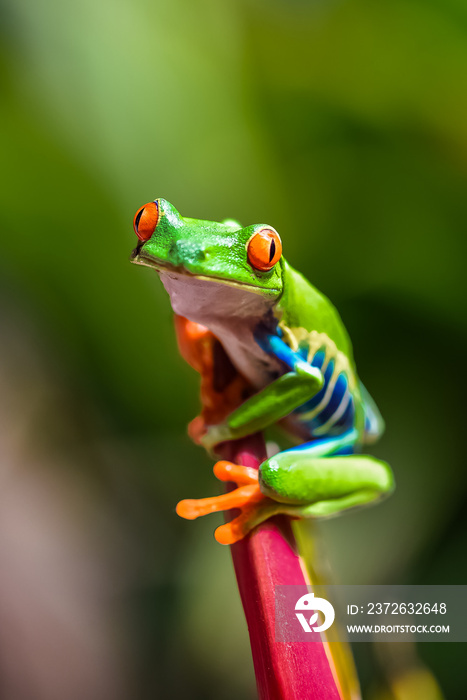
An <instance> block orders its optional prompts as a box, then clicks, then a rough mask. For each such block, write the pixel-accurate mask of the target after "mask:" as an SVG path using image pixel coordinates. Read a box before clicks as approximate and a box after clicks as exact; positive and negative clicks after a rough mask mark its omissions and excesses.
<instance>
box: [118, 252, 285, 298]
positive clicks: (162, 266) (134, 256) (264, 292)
mask: <svg viewBox="0 0 467 700" xmlns="http://www.w3.org/2000/svg"><path fill="white" fill-rule="evenodd" d="M130 262H132V263H134V264H135V265H142V266H143V267H150V268H152V269H153V270H155V271H156V272H158V273H159V275H160V274H164V273H166V274H171V273H172V274H175V275H181V276H183V277H186V278H187V279H190V278H191V279H193V280H200V281H204V282H215V283H217V284H223V285H226V286H227V287H233V288H235V289H243V290H244V291H245V292H250V293H252V294H257V295H260V296H262V297H268V298H269V299H270V300H271V301H272V302H274V303H275V302H277V301H279V298H280V296H281V295H282V290H280V289H270V288H265V287H260V286H256V285H254V284H248V283H246V282H236V281H234V280H229V279H226V278H225V277H214V276H212V277H209V276H207V275H196V274H193V273H192V272H189V271H188V270H186V269H185V268H184V267H175V266H174V265H170V264H168V263H166V262H162V261H160V260H156V259H154V258H151V257H149V255H145V254H144V252H142V251H141V250H140V246H138V247H137V248H135V249H134V250H133V252H132V253H131V256H130Z"/></svg>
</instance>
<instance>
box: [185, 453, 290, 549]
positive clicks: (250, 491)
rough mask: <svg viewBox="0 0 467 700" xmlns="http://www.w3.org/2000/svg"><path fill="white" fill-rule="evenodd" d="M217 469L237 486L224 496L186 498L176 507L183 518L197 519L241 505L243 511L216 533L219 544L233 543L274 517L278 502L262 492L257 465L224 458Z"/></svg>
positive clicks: (217, 464)
mask: <svg viewBox="0 0 467 700" xmlns="http://www.w3.org/2000/svg"><path fill="white" fill-rule="evenodd" d="M213 471H214V474H215V476H216V477H217V478H218V479H219V480H220V481H232V482H234V483H235V484H237V488H236V489H235V490H233V491H230V492H228V493H224V494H222V495H220V496H212V497H210V498H199V499H185V500H183V501H180V502H179V503H178V504H177V507H176V511H177V514H178V515H179V516H180V517H182V518H185V519H187V520H195V518H199V517H200V516H202V515H208V514H209V513H216V512H219V511H226V510H231V509H233V508H240V510H241V513H240V515H239V516H237V517H236V518H234V519H233V520H232V521H231V522H229V523H225V524H224V525H221V526H220V527H218V528H217V530H216V532H215V535H214V536H215V538H216V540H217V542H219V544H233V543H234V542H238V540H241V539H243V537H245V535H247V534H248V532H250V530H252V529H253V528H254V527H255V526H256V525H258V524H259V523H260V522H263V521H264V520H266V519H267V518H268V517H270V515H271V514H272V511H274V510H275V508H276V506H277V504H275V503H274V502H273V501H271V499H269V498H267V497H266V496H264V495H263V494H262V493H261V490H260V487H259V483H258V472H257V471H256V469H253V468H251V467H243V466H241V465H240V464H234V463H233V462H228V461H226V460H221V461H220V462H216V464H215V465H214V469H213Z"/></svg>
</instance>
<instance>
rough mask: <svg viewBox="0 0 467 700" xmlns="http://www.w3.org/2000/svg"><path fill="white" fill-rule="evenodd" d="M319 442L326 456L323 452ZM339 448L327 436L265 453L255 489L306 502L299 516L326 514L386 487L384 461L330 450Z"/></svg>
mask: <svg viewBox="0 0 467 700" xmlns="http://www.w3.org/2000/svg"><path fill="white" fill-rule="evenodd" d="M337 440H338V441H339V440H340V439H339V438H338V439H337ZM323 443H327V447H328V448H329V451H328V452H327V454H328V455H329V456H325V455H324V454H323V450H324V448H325V445H324V444H323ZM341 449H342V445H341V444H336V443H334V441H333V440H327V441H324V440H323V441H321V440H320V441H319V444H318V441H316V443H311V444H310V445H304V446H302V447H299V448H294V449H291V450H286V451H284V452H281V453H279V454H277V455H275V456H274V457H271V458H270V459H268V460H266V461H265V462H263V464H262V465H261V468H260V473H259V481H260V485H261V491H262V492H263V493H264V494H265V495H266V496H269V497H270V498H273V499H274V500H275V501H279V502H280V503H284V504H290V505H296V506H306V507H305V508H300V511H301V512H300V515H302V516H305V517H306V516H309V517H313V516H314V517H320V516H325V515H332V514H333V513H337V512H340V511H341V510H345V509H347V508H351V507H353V506H356V505H360V504H363V503H367V502H369V501H372V500H375V499H376V498H379V497H380V496H381V495H382V494H384V493H389V492H390V491H392V489H393V486H394V483H393V476H392V472H391V469H390V468H389V466H388V465H387V464H386V463H385V462H382V461H380V460H377V459H375V458H374V457H370V456H368V455H346V456H343V455H339V454H336V451H339V450H341ZM333 453H334V455H333Z"/></svg>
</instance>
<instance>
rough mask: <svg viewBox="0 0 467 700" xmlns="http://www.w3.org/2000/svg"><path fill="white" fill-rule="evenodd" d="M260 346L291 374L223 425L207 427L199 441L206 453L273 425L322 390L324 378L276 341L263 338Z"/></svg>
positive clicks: (240, 408)
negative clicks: (226, 442) (218, 445)
mask: <svg viewBox="0 0 467 700" xmlns="http://www.w3.org/2000/svg"><path fill="white" fill-rule="evenodd" d="M261 345H262V346H263V348H264V349H265V350H266V351H267V352H269V353H270V354H271V355H273V356H274V357H276V358H277V359H279V360H280V361H281V362H283V363H284V364H286V365H288V366H289V367H290V368H291V370H292V371H291V372H287V373H286V374H283V375H282V376H281V377H279V378H278V379H276V380H275V381H273V382H271V384H268V386H266V387H265V388H264V389H262V390H261V391H259V392H258V393H257V394H254V395H253V396H250V398H248V399H247V400H246V401H244V403H242V404H241V406H239V407H238V408H237V409H236V410H235V411H233V412H232V413H230V415H229V416H227V418H226V419H225V420H224V421H223V422H221V423H219V424H217V425H212V426H210V427H209V428H208V429H207V431H206V433H205V435H203V436H202V438H201V440H200V442H201V444H202V445H203V446H204V447H206V449H212V448H213V447H214V446H215V445H216V444H218V443H220V442H225V441H226V440H236V439H238V438H242V437H245V436H246V435H251V434H252V433H255V432H258V431H260V430H263V429H264V428H267V427H268V426H269V425H273V424H274V423H277V422H278V421H279V420H281V419H282V418H285V416H288V415H289V414H290V413H292V411H294V410H295V409H296V408H298V407H299V406H302V405H303V404H304V403H306V402H307V401H309V400H310V399H311V398H313V396H315V395H316V394H317V393H318V392H319V391H320V389H321V388H322V386H323V383H324V378H323V375H322V373H321V372H320V370H319V369H317V368H316V367H312V366H311V365H310V364H308V362H305V360H303V358H302V357H301V356H300V355H298V354H296V353H294V352H293V351H292V350H291V349H290V348H289V347H288V346H287V345H286V344H285V343H284V342H283V341H282V340H281V339H280V338H278V337H277V336H265V337H264V340H263V341H262V343H261Z"/></svg>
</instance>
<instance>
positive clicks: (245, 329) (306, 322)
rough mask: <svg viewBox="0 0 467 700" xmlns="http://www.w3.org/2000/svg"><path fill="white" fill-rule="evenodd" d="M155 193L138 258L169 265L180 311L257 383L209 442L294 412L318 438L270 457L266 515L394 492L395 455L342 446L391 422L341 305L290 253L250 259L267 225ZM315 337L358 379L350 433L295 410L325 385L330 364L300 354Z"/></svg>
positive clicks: (337, 508)
mask: <svg viewBox="0 0 467 700" xmlns="http://www.w3.org/2000/svg"><path fill="white" fill-rule="evenodd" d="M155 201H156V202H157V205H158V208H159V221H158V224H157V227H156V229H155V231H154V233H153V234H152V236H151V238H150V239H149V240H148V241H146V242H145V243H144V244H140V245H139V246H138V248H137V249H136V250H135V251H134V252H133V256H132V260H133V262H135V263H137V264H140V265H146V266H149V267H151V268H153V269H155V270H156V271H157V272H158V273H159V275H160V277H161V280H162V282H163V284H164V286H165V287H166V289H167V291H168V292H169V295H170V298H171V303H172V307H173V309H174V311H175V313H177V314H179V315H181V316H184V317H186V318H188V319H190V320H192V321H195V322H197V323H200V324H202V325H204V326H206V327H207V328H209V330H211V331H212V332H213V333H214V335H215V336H216V337H217V338H218V339H219V341H220V342H221V343H222V345H223V347H224V349H225V351H226V353H227V354H228V356H229V357H230V360H231V361H232V363H233V365H234V366H235V367H236V368H237V370H238V371H239V372H240V373H241V374H243V376H245V377H246V378H247V379H248V380H249V381H250V383H251V384H252V385H253V387H255V389H256V393H255V394H254V395H253V396H251V397H250V398H249V399H247V400H246V401H245V402H244V403H243V404H242V405H241V406H240V407H239V408H238V409H236V410H235V411H234V412H233V413H231V414H230V416H228V418H227V419H226V420H225V421H224V422H223V423H221V424H219V425H215V426H209V427H208V429H207V432H206V434H205V436H204V437H203V439H202V444H203V445H204V446H205V447H206V448H207V449H208V450H212V449H213V447H214V446H215V445H216V444H218V443H220V442H223V441H225V440H233V439H237V438H240V437H243V436H246V435H250V434H253V433H255V432H257V431H258V430H263V429H264V428H267V427H268V426H270V425H272V424H274V423H277V422H278V421H279V420H281V419H284V418H286V417H287V416H289V418H288V419H287V421H289V422H290V424H288V426H287V427H288V429H289V431H290V432H291V433H292V434H295V435H296V436H298V437H299V439H300V440H301V441H302V442H304V441H305V442H307V441H308V440H310V446H309V448H306V449H292V450H286V451H283V452H280V453H279V454H277V455H275V456H274V457H271V458H270V459H268V460H266V461H265V462H264V463H263V464H262V465H261V466H260V472H259V481H260V486H261V490H262V491H263V493H264V494H265V495H267V496H268V497H269V498H271V499H273V503H272V504H271V502H269V503H268V505H267V507H260V508H259V512H258V514H257V516H256V522H261V521H262V520H265V519H266V518H267V517H270V516H271V515H273V514H276V513H278V512H282V513H288V514H289V515H293V516H294V517H297V516H298V517H329V516H332V515H337V514H339V513H341V512H342V511H345V510H347V509H349V508H353V507H356V506H361V505H364V504H367V503H370V502H373V501H376V500H378V499H380V498H381V497H382V496H384V495H386V494H389V493H390V492H391V491H392V490H393V488H394V481H393V476H392V472H391V470H390V468H389V466H388V465H387V464H386V463H385V462H382V461H380V460H377V459H375V458H374V457H372V456H369V455H361V454H350V455H349V454H347V455H342V456H339V455H334V453H335V452H336V451H338V450H340V449H342V448H346V447H351V448H352V449H355V450H356V451H358V450H359V448H360V446H361V445H363V444H365V443H367V442H371V441H374V439H376V438H377V437H378V435H379V434H380V433H381V432H382V429H383V424H382V421H381V419H380V417H379V419H378V416H379V414H378V413H377V409H376V407H375V406H374V404H373V403H372V400H371V398H370V397H369V396H368V395H367V394H366V392H365V390H364V389H363V388H362V385H361V384H360V382H359V380H358V377H357V374H356V369H355V364H354V360H353V355H352V346H351V343H350V340H349V337H348V335H347V332H346V330H345V327H344V325H343V323H342V321H341V319H340V317H339V314H338V313H337V311H336V309H335V308H334V306H333V305H332V304H331V303H330V301H329V300H328V299H327V298H326V297H325V296H323V295H322V294H321V293H320V292H318V290H316V289H315V288H314V287H313V286H312V285H311V284H310V283H309V282H308V281H307V280H305V279H304V278H303V277H302V276H301V275H300V274H299V273H298V272H296V271H295V270H294V269H293V268H291V267H290V266H289V265H288V263H287V262H286V261H285V260H284V258H283V257H281V258H280V260H279V261H278V262H277V263H276V264H275V265H274V267H273V268H272V269H271V270H270V271H267V272H263V271H259V270H256V269H255V268H254V267H253V266H252V265H251V264H250V262H249V260H248V255H247V246H248V242H249V241H250V239H251V238H252V236H253V235H254V234H255V233H256V232H257V231H259V230H261V229H262V228H265V225H253V226H247V227H245V228H242V227H241V225H240V224H238V223H237V222H235V221H231V220H227V221H224V222H222V223H215V222H211V221H201V220H197V219H189V218H185V217H182V216H181V215H180V214H179V213H178V212H177V210H176V209H175V208H174V207H173V206H172V205H171V204H170V203H169V202H167V201H166V200H164V199H158V200H155ZM267 228H269V229H270V228H271V227H270V226H268V227H267ZM259 326H261V327H264V328H266V329H267V333H268V334H269V337H274V336H275V337H277V339H278V340H279V338H281V340H282V342H283V344H284V347H285V348H286V350H288V349H289V348H290V350H291V360H290V362H286V363H284V360H283V357H278V356H277V354H275V353H274V352H272V351H270V350H269V349H266V350H265V349H264V346H263V347H261V344H260V343H258V340H257V337H256V335H255V329H257V328H258V327H259ZM278 328H280V329H281V331H280V333H279V331H278ZM279 342H281V341H280V340H279ZM313 344H314V350H315V351H316V350H317V349H319V348H321V349H322V350H323V349H324V350H325V351H326V353H327V354H328V355H329V357H330V358H331V359H332V360H333V361H334V363H335V366H336V367H338V368H339V372H342V373H344V374H345V376H346V378H347V380H348V386H349V389H350V390H351V393H352V397H353V400H354V405H355V420H354V427H353V429H352V430H351V431H350V433H349V432H347V433H345V434H343V435H342V436H339V435H338V436H334V437H333V438H329V436H328V435H326V433H323V434H321V435H320V436H319V437H320V438H321V439H316V438H317V436H315V435H311V434H310V435H309V436H305V438H304V436H303V430H301V428H300V424H299V421H295V422H294V420H293V417H292V419H291V417H290V414H292V412H293V411H295V409H297V408H298V407H300V406H302V405H303V404H305V403H306V402H307V401H309V400H310V399H311V398H312V397H313V396H314V395H315V394H317V393H318V392H319V391H320V389H321V388H322V387H323V374H322V373H321V371H320V370H319V369H318V368H316V367H312V366H311V364H310V363H309V362H308V361H307V360H306V359H303V357H302V356H299V355H298V353H297V354H294V352H295V351H296V350H297V349H298V348H299V347H302V346H303V345H305V346H306V347H307V348H309V347H311V346H313ZM287 364H288V367H287V366H285V365H287ZM287 370H288V371H287ZM369 405H370V406H371V408H372V410H373V412H374V415H375V416H376V417H377V422H378V426H377V428H376V430H375V431H374V433H373V435H371V434H370V433H368V429H367V431H366V432H365V411H366V410H367V409H368V406H369ZM287 421H286V422H287ZM333 455H334V456H333ZM256 522H255V524H256Z"/></svg>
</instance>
